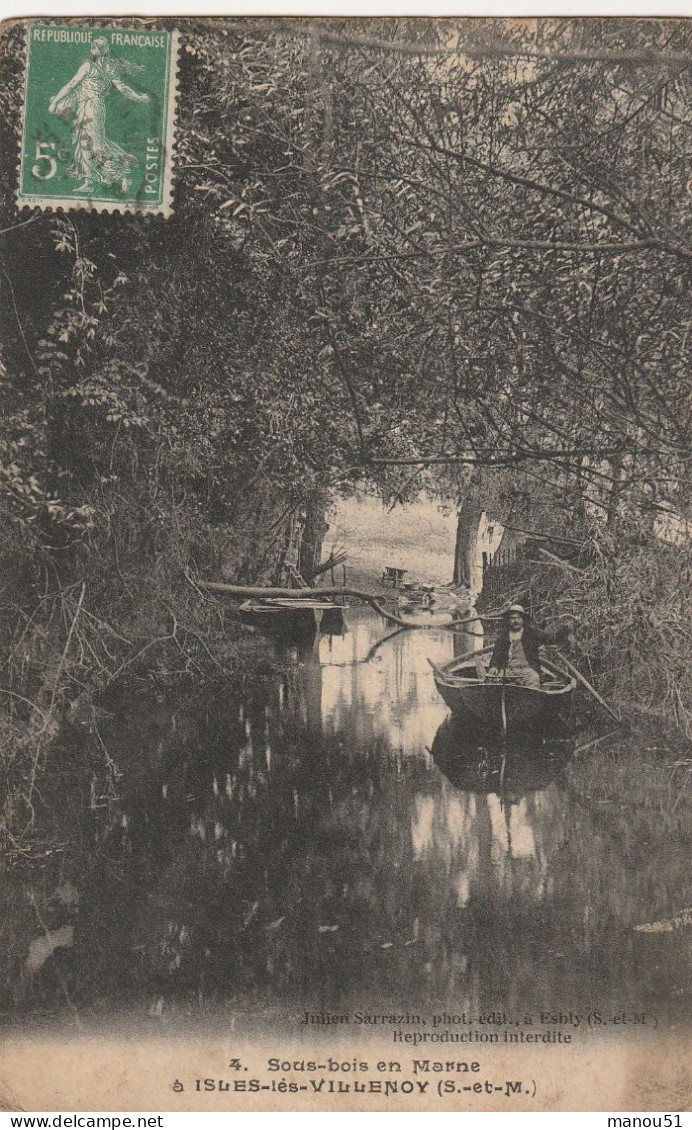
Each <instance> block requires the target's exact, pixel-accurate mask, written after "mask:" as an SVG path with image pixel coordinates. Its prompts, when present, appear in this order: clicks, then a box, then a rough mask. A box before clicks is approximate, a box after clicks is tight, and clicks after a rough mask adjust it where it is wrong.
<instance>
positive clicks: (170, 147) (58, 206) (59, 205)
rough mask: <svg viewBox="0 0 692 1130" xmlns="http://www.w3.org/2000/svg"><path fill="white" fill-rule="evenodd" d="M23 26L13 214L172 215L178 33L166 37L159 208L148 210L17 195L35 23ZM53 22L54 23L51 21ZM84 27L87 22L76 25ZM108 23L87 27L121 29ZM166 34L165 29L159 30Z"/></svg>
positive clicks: (173, 31) (142, 206)
mask: <svg viewBox="0 0 692 1130" xmlns="http://www.w3.org/2000/svg"><path fill="white" fill-rule="evenodd" d="M17 22H21V23H22V24H23V30H24V52H25V56H24V86H23V94H24V103H23V106H22V125H21V136H20V139H19V152H18V155H17V181H16V183H17V189H16V193H15V199H16V203H17V210H18V211H19V212H26V211H27V210H33V209H36V208H39V209H40V210H41V211H42V212H58V211H60V212H107V213H110V214H111V215H122V216H125V215H131V216H162V217H164V219H167V218H168V217H170V216H172V215H173V192H174V187H175V186H174V181H175V165H174V154H175V150H176V144H177V112H178V81H179V80H178V64H179V54H180V32H179V31H178V29H177V28H172V29H171V30H170V32H169V34H170V37H171V39H170V48H169V50H170V76H169V83H168V96H167V102H166V107H165V110H164V122H165V128H166V143H165V157H164V166H163V177H162V181H163V197H162V200H161V203H160V204H156V205H153V206H152V207H150V208H148V207H147V206H146V205H145V204H134V203H133V204H131V205H130V204H123V205H122V206H121V205H119V204H118V203H116V202H114V201H111V200H94V199H93V198H92V199H90V198H89V197H88V196H87V197H84V198H83V199H81V200H75V199H74V198H73V197H71V196H65V197H62V196H50V197H41V196H39V197H36V196H32V197H31V198H28V197H25V196H23V195H22V192H21V183H22V181H21V173H22V161H23V157H24V139H25V132H24V131H25V126H26V109H27V83H28V80H29V56H30V50H29V28H30V27H31V25H32V23H35V22H36V21H35V19H33V20H30V19H27V20H22V21H17ZM51 22H55V21H51ZM80 22H82V23H85V24H86V23H88V22H89V21H87V20H85V21H80ZM124 22H125V21H123V22H122V23H117V24H116V23H110V24H103V23H98V24H95V23H94V24H91V26H93V27H96V28H103V29H104V30H109V29H110V28H112V29H114V30H115V29H117V28H118V27H122V26H123V23H124ZM161 30H165V31H167V30H168V29H167V28H164V29H161Z"/></svg>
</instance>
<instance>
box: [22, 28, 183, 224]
mask: <svg viewBox="0 0 692 1130" xmlns="http://www.w3.org/2000/svg"><path fill="white" fill-rule="evenodd" d="M26 35H27V55H26V72H25V80H24V105H23V119H22V139H21V154H20V162H19V185H18V192H17V202H18V206H19V207H20V208H26V207H30V208H36V207H39V208H48V207H50V208H63V209H90V210H94V211H99V212H115V211H119V212H136V213H154V214H162V215H170V213H171V210H172V176H173V145H174V131H175V112H176V94H177V60H178V34H177V32H176V31H174V30H166V31H163V30H159V29H152V28H141V27H139V28H137V27H131V28H128V27H124V26H122V25H120V26H118V27H98V26H93V25H92V26H87V25H83V26H79V25H75V24H72V25H70V26H60V25H55V24H46V23H39V22H32V23H30V24H28V25H27V29H26Z"/></svg>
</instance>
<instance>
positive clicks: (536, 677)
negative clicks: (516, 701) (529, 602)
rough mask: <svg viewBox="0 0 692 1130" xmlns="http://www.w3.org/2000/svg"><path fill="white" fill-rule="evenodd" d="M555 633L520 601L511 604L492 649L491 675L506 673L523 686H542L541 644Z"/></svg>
mask: <svg viewBox="0 0 692 1130" xmlns="http://www.w3.org/2000/svg"><path fill="white" fill-rule="evenodd" d="M554 638H555V637H554V636H552V635H550V633H549V632H543V631H541V629H540V628H537V627H536V626H535V625H534V624H532V623H531V622H530V620H529V618H528V616H527V614H526V609H525V608H524V607H523V605H521V604H512V605H511V607H510V608H508V610H507V612H506V613H505V620H504V624H503V626H502V630H501V632H500V635H499V638H498V640H497V643H496V644H495V647H494V649H493V654H492V658H491V660H490V667H489V668H488V674H489V675H504V676H505V677H506V678H507V679H511V681H512V682H513V683H515V684H516V685H518V686H520V687H531V688H532V689H533V690H539V689H540V685H541V660H540V657H539V654H538V648H539V645H540V644H542V643H551V642H552V641H553V639H554Z"/></svg>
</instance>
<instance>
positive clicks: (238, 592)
mask: <svg viewBox="0 0 692 1130" xmlns="http://www.w3.org/2000/svg"><path fill="white" fill-rule="evenodd" d="M192 583H194V585H195V586H196V587H197V588H200V589H205V590H206V591H207V592H213V593H220V594H221V595H222V596H241V597H245V598H250V597H255V598H262V597H266V598H267V599H269V600H271V599H272V598H277V597H278V598H280V599H281V600H286V599H289V600H291V599H293V600H306V599H310V600H312V599H315V600H320V599H327V598H331V597H334V596H350V597H352V598H353V599H354V600H362V601H364V602H365V603H366V604H369V605H370V606H371V607H372V608H374V609H375V611H376V612H379V614H380V616H384V618H385V619H386V620H391V622H392V623H393V624H399V625H401V627H402V628H415V629H420V628H434V629H435V630H436V631H439V630H440V629H443V630H445V631H451V632H454V631H456V630H457V629H458V628H462V627H463V626H464V625H465V624H471V623H473V622H474V621H476V620H494V619H499V617H497V616H493V615H489V616H476V615H474V616H467V617H466V618H465V619H463V620H454V621H452V623H450V624H430V623H427V622H426V621H423V620H404V619H403V618H402V617H401V616H397V615H395V613H393V612H390V611H389V610H388V609H387V608H385V607H383V605H382V603H381V597H380V596H379V594H378V593H371V592H365V591H364V590H363V589H352V588H348V587H346V586H343V585H342V586H340V587H338V588H319V589H282V588H260V587H258V586H252V585H228V584H225V583H223V582H221V581H200V580H198V579H196V578H195V580H194V582H192Z"/></svg>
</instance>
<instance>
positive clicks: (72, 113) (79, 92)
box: [48, 37, 149, 192]
mask: <svg viewBox="0 0 692 1130" xmlns="http://www.w3.org/2000/svg"><path fill="white" fill-rule="evenodd" d="M141 70H143V67H141V66H138V65H136V64H134V63H129V62H127V61H126V60H125V59H117V58H115V57H114V56H112V55H111V54H110V47H109V46H108V42H107V40H105V39H104V38H103V37H99V38H98V39H95V40H94V42H93V43H92V45H91V58H90V59H88V60H87V61H86V62H85V63H82V65H81V67H80V68H79V70H78V71H77V73H76V75H75V76H74V78H71V79H70V81H69V82H68V83H66V84H65V86H63V88H62V90H61V91H59V92H58V94H56V95H55V97H54V98H53V99H51V102H50V105H49V107H48V110H49V112H50V113H51V114H57V116H58V117H60V118H72V144H73V146H74V159H73V162H72V165H71V166H70V168H69V170H68V174H67V175H68V176H70V177H83V178H84V183H83V184H81V185H79V187H78V188H76V189H75V192H93V191H94V189H95V188H96V187H97V186H98V185H112V184H114V183H115V182H116V181H120V182H121V186H122V191H123V192H127V189H128V187H129V181H128V174H129V173H130V172H131V170H132V169H133V168H135V167H136V166H137V165H138V164H139V162H138V160H137V158H136V157H133V156H132V154H130V153H126V152H125V150H124V149H121V147H120V146H119V145H117V144H116V143H115V142H114V141H109V139H108V138H107V137H106V99H107V97H108V95H109V94H110V93H111V91H112V89H113V87H115V89H116V90H117V91H119V92H120V94H122V95H123V97H124V98H127V99H128V100H129V101H131V102H148V101H149V95H148V94H138V93H137V91H136V90H132V88H131V87H129V86H128V85H127V84H126V83H125V82H123V81H122V76H123V75H124V74H131V73H134V72H135V71H141Z"/></svg>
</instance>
